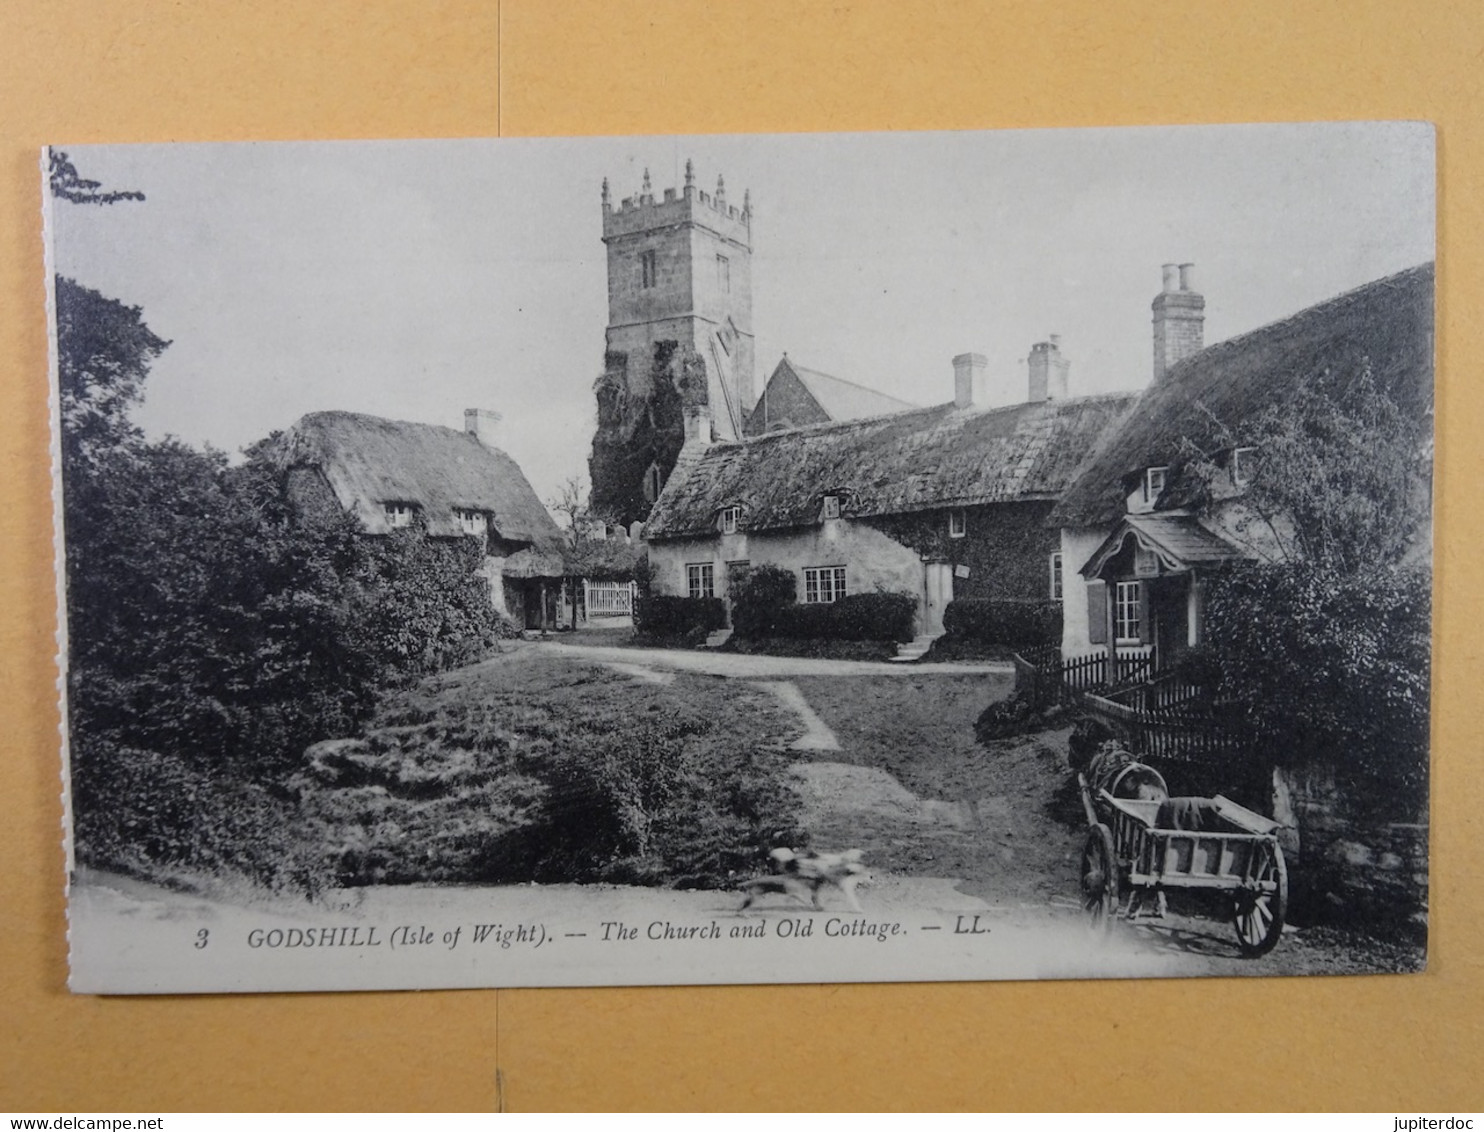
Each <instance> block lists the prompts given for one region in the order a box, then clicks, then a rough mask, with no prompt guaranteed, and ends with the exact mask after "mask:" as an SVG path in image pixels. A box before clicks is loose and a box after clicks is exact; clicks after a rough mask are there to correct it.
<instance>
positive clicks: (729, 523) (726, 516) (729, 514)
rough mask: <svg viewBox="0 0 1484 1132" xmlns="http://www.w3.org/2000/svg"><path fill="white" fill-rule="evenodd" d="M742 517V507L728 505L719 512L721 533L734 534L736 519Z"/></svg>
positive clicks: (735, 531)
mask: <svg viewBox="0 0 1484 1132" xmlns="http://www.w3.org/2000/svg"><path fill="white" fill-rule="evenodd" d="M741 518H742V508H740V507H728V508H727V509H726V510H725V511H723V512H722V513H721V533H722V534H724V535H734V534H736V533H737V521H738V520H739V519H741Z"/></svg>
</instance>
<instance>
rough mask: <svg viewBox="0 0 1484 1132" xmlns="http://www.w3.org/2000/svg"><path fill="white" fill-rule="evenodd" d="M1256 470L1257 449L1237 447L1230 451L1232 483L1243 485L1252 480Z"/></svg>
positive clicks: (1238, 485)
mask: <svg viewBox="0 0 1484 1132" xmlns="http://www.w3.org/2000/svg"><path fill="white" fill-rule="evenodd" d="M1256 470H1257V449H1256V448H1238V449H1235V450H1234V451H1233V452H1232V483H1233V484H1235V485H1236V486H1237V487H1244V486H1246V485H1247V484H1248V483H1250V482H1251V480H1252V473H1253V472H1255V471H1256Z"/></svg>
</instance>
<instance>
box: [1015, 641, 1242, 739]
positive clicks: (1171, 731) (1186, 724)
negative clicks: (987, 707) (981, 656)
mask: <svg viewBox="0 0 1484 1132" xmlns="http://www.w3.org/2000/svg"><path fill="white" fill-rule="evenodd" d="M1012 660H1013V662H1014V665H1015V688H1016V692H1017V694H1018V695H1021V696H1024V697H1026V698H1028V699H1029V700H1030V701H1031V702H1032V703H1034V704H1035V705H1036V707H1037V708H1044V707H1048V706H1050V705H1051V704H1052V703H1054V702H1056V701H1058V700H1061V701H1063V702H1069V703H1080V704H1081V705H1082V706H1083V707H1084V708H1086V709H1087V710H1089V711H1091V712H1092V713H1093V714H1095V715H1098V716H1101V717H1102V718H1103V719H1105V720H1107V721H1108V722H1109V723H1110V724H1112V726H1113V727H1114V729H1115V730H1116V731H1117V732H1118V733H1119V734H1120V735H1122V736H1123V737H1124V741H1125V742H1127V743H1128V745H1129V749H1130V750H1131V751H1132V753H1133V754H1135V755H1138V756H1139V757H1141V758H1152V759H1156V760H1162V761H1165V762H1175V763H1201V764H1210V763H1216V762H1220V761H1223V760H1226V759H1229V758H1232V757H1234V756H1237V755H1240V754H1242V753H1243V752H1246V751H1251V750H1252V749H1254V747H1255V744H1256V741H1257V739H1258V736H1257V735H1256V733H1255V732H1254V731H1253V730H1252V729H1251V728H1250V727H1247V726H1245V725H1243V724H1242V723H1240V722H1238V721H1234V720H1232V719H1230V718H1228V717H1226V716H1225V715H1224V714H1223V713H1222V712H1220V711H1219V710H1218V709H1217V708H1215V707H1214V706H1213V705H1212V704H1211V703H1210V701H1209V700H1208V699H1207V698H1206V697H1205V696H1204V694H1203V692H1202V689H1201V688H1199V687H1198V686H1196V685H1194V684H1191V683H1188V682H1186V681H1184V680H1181V679H1179V678H1178V677H1176V676H1174V675H1171V674H1165V675H1162V676H1156V675H1155V674H1154V667H1153V658H1151V657H1150V656H1148V655H1145V654H1136V655H1129V656H1115V657H1113V658H1112V659H1111V661H1110V659H1109V657H1108V656H1107V655H1106V654H1099V655H1094V656H1084V657H1074V658H1072V659H1071V660H1066V661H1063V660H1062V658H1061V652H1060V650H1059V649H1056V648H1054V647H1048V648H1041V649H1028V650H1023V651H1021V652H1018V653H1015V654H1013V655H1012Z"/></svg>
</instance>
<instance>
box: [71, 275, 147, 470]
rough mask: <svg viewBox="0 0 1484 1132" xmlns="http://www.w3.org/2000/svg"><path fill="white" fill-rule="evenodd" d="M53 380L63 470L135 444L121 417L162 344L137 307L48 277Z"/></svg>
mask: <svg viewBox="0 0 1484 1132" xmlns="http://www.w3.org/2000/svg"><path fill="white" fill-rule="evenodd" d="M56 303H57V379H58V396H59V399H60V403H61V415H62V460H63V470H64V472H70V471H73V470H75V469H77V468H79V467H80V466H83V465H87V464H90V463H92V462H93V461H94V460H96V459H97V458H98V455H99V454H100V453H101V452H102V451H104V450H106V449H110V448H117V447H119V446H120V445H124V444H128V443H133V442H137V441H138V440H139V439H140V435H141V434H140V432H139V429H138V427H137V426H135V425H134V423H133V422H132V421H131V420H130V419H129V412H130V411H131V410H132V409H133V408H134V407H135V406H137V405H138V404H139V403H140V401H142V400H143V398H144V380H145V378H146V377H147V376H148V375H149V370H150V366H151V365H153V364H154V361H155V359H156V358H158V357H159V356H160V355H161V354H162V353H163V352H164V351H165V348H166V347H167V346H169V345H170V343H169V342H167V341H166V340H165V339H163V338H161V337H160V336H159V335H157V334H155V333H154V331H152V330H150V328H149V327H148V326H146V325H145V322H144V317H143V314H142V312H141V311H140V309H139V308H138V307H131V306H128V305H127V304H125V303H121V302H119V301H118V300H117V299H109V298H105V297H104V296H103V295H100V294H99V293H98V292H97V291H94V290H92V289H91V288H89V287H84V286H82V285H81V284H79V283H77V282H75V281H74V280H71V279H67V278H65V277H63V276H60V275H59V276H57V279H56Z"/></svg>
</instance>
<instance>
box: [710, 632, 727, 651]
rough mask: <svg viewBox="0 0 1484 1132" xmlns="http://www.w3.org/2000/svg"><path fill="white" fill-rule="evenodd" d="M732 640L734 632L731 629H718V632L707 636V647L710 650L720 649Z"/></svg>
mask: <svg viewBox="0 0 1484 1132" xmlns="http://www.w3.org/2000/svg"><path fill="white" fill-rule="evenodd" d="M731 639H732V631H731V630H730V629H718V630H716V632H714V633H712V634H710V635H709V636H707V638H706V647H707V648H708V649H719V648H721V646H722V645H724V644H726V643H727V642H728V641H730V640H731Z"/></svg>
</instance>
